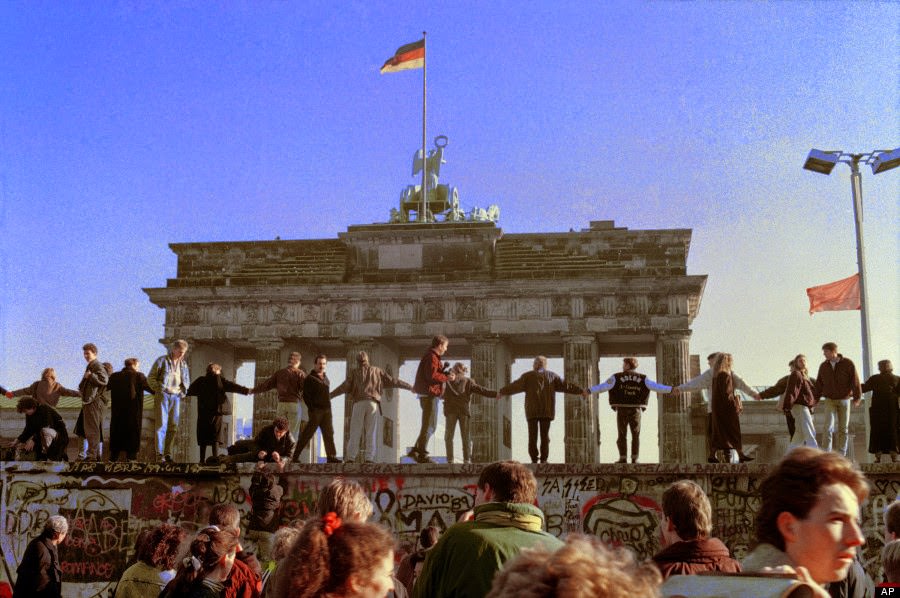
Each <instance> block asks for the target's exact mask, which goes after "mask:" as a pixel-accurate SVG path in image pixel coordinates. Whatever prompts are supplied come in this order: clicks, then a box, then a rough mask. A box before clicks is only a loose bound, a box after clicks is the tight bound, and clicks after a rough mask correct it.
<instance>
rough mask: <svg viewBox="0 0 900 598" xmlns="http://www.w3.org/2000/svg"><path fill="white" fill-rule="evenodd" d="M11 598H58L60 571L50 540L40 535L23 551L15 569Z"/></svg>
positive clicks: (57, 558) (54, 549) (60, 579)
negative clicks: (14, 584) (13, 588)
mask: <svg viewBox="0 0 900 598" xmlns="http://www.w3.org/2000/svg"><path fill="white" fill-rule="evenodd" d="M17 574H18V576H17V577H16V587H15V590H13V598H60V597H61V596H62V569H61V568H60V566H59V553H58V552H57V549H56V545H54V544H53V543H52V542H51V541H50V538H49V537H48V536H47V535H45V534H41V535H40V536H38V537H37V538H35V539H34V540H32V541H31V542H29V544H28V547H27V548H26V549H25V554H24V555H23V556H22V562H21V563H20V564H19V568H18V569H17Z"/></svg>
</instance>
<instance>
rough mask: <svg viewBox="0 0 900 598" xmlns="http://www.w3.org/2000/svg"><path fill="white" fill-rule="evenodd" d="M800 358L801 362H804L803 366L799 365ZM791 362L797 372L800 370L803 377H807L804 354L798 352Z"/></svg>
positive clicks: (807, 370)
mask: <svg viewBox="0 0 900 598" xmlns="http://www.w3.org/2000/svg"><path fill="white" fill-rule="evenodd" d="M801 359H802V360H803V364H804V366H803V367H802V368H801V367H800V360H801ZM792 363H793V364H794V369H795V370H797V371H798V372H800V373H801V374H803V377H804V378H809V369H808V368H807V367H806V355H804V354H803V353H800V354H799V355H797V356H796V357H794V361H793V362H792Z"/></svg>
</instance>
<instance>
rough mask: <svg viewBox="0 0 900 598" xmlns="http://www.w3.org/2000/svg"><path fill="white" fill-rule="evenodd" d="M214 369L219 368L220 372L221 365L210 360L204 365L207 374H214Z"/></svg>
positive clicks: (220, 371)
mask: <svg viewBox="0 0 900 598" xmlns="http://www.w3.org/2000/svg"><path fill="white" fill-rule="evenodd" d="M216 370H219V373H220V374H221V373H222V366H220V365H219V364H218V363H214V362H212V361H211V362H209V364H208V365H207V366H206V373H207V374H215V373H216Z"/></svg>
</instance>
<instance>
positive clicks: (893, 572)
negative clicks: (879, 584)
mask: <svg viewBox="0 0 900 598" xmlns="http://www.w3.org/2000/svg"><path fill="white" fill-rule="evenodd" d="M881 567H882V568H883V569H884V580H885V581H886V582H888V583H900V540H892V541H891V542H888V543H887V544H885V545H884V548H882V549H881Z"/></svg>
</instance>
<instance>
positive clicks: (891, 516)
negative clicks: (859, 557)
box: [884, 500, 900, 536]
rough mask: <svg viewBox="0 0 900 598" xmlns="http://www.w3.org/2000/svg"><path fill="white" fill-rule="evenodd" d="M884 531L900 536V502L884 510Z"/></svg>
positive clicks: (895, 502) (897, 501)
mask: <svg viewBox="0 0 900 598" xmlns="http://www.w3.org/2000/svg"><path fill="white" fill-rule="evenodd" d="M884 529H885V531H886V532H887V533H889V534H895V535H897V536H900V500H895V501H894V502H892V503H891V504H889V505H888V506H887V508H886V509H885V510H884Z"/></svg>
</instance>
